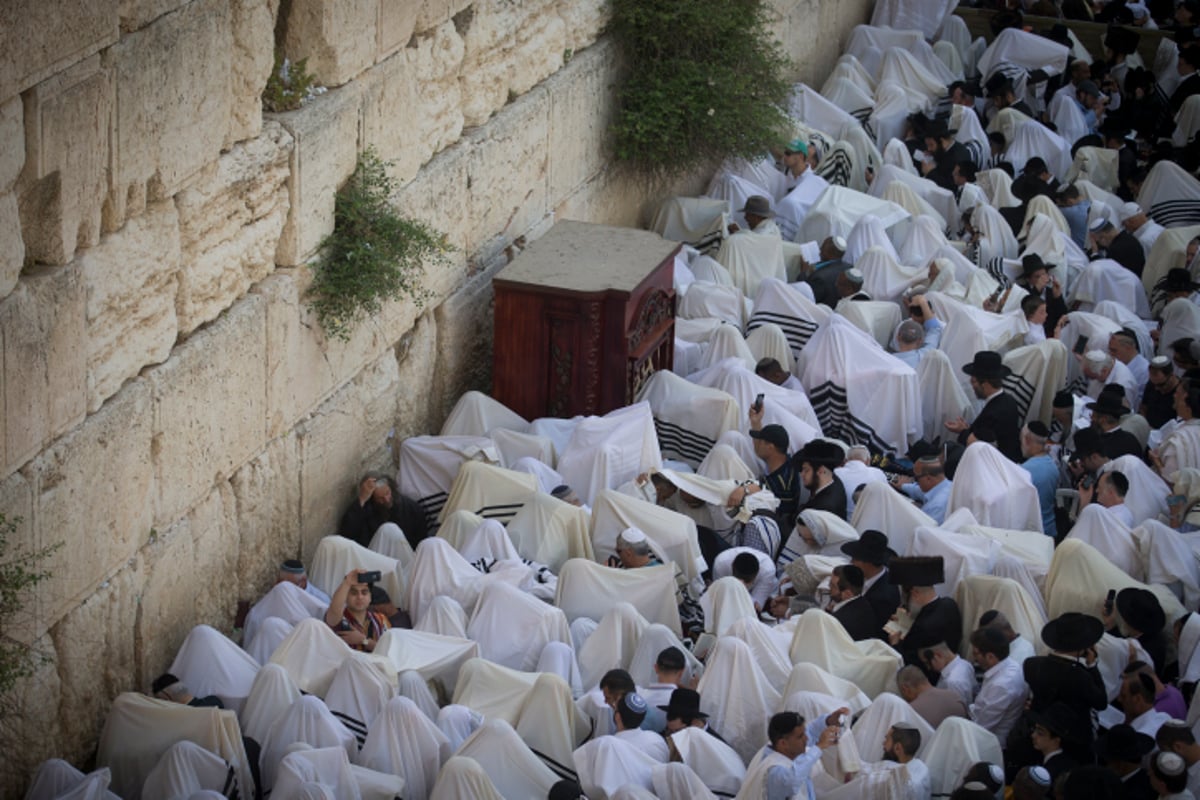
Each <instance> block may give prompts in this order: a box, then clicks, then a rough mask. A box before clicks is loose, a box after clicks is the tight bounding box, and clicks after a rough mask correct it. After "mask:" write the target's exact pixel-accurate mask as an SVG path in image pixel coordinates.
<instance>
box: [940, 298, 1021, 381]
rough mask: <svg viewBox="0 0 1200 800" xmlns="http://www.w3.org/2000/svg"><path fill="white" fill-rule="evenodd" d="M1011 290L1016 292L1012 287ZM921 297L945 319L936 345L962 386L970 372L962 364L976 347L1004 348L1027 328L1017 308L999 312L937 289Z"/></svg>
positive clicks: (972, 353) (967, 379) (968, 377)
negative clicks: (940, 337) (986, 309)
mask: <svg viewBox="0 0 1200 800" xmlns="http://www.w3.org/2000/svg"><path fill="white" fill-rule="evenodd" d="M989 281H990V279H989ZM992 285H993V286H994V285H995V284H994V282H993V283H992ZM1013 294H1016V291H1015V290H1014V292H1013ZM925 297H926V299H928V300H929V305H930V306H931V307H932V308H933V311H934V313H935V314H937V316H938V319H940V320H942V321H943V322H945V323H946V327H945V329H944V330H943V331H942V340H941V343H940V344H939V345H938V348H939V349H940V350H941V351H942V352H943V353H945V354H946V357H947V358H949V359H950V364H951V365H952V366H953V367H954V370H955V374H956V375H957V376H958V377H959V382H960V383H962V384H963V387H964V389H966V388H969V385H970V376H969V375H967V374H966V373H965V372H963V371H962V368H963V366H964V365H966V364H970V363H971V362H972V361H973V360H974V358H975V353H977V352H979V351H980V350H996V351H998V352H1004V351H1006V350H1007V349H1008V345H1009V343H1010V342H1012V341H1013V340H1014V339H1020V338H1023V337H1024V336H1025V334H1026V333H1028V332H1029V323H1028V322H1027V321H1026V319H1025V315H1024V314H1022V313H1020V312H1019V311H1015V312H1014V311H1009V312H1005V313H1000V314H997V313H995V312H992V311H984V310H983V309H982V308H979V307H977V306H975V305H971V304H970V303H964V302H962V301H960V300H957V299H955V298H953V297H950V296H949V295H946V294H943V293H941V292H929V293H928V294H926V295H925Z"/></svg>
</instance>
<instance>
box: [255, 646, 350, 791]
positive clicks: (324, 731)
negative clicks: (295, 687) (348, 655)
mask: <svg viewBox="0 0 1200 800" xmlns="http://www.w3.org/2000/svg"><path fill="white" fill-rule="evenodd" d="M343 646H344V645H343ZM295 742H304V743H305V744H307V745H309V746H311V747H314V748H318V749H319V748H324V747H340V748H341V749H342V750H344V751H345V753H346V757H347V759H348V758H350V756H353V755H356V754H357V753H358V741H357V740H356V739H355V738H354V734H353V733H351V732H350V731H349V730H347V729H346V726H345V725H343V724H342V723H341V722H339V721H338V719H337V717H335V716H333V714H332V713H331V712H330V710H329V708H328V707H327V706H326V705H325V704H324V703H323V702H321V698H319V697H315V696H313V695H305V696H303V697H301V698H300V699H298V700H297V701H296V702H295V703H292V705H291V707H290V708H288V710H287V712H286V713H285V714H284V715H283V716H281V717H280V718H279V719H277V720H275V723H274V724H273V725H272V726H271V730H270V731H269V732H268V733H267V738H266V739H265V740H264V741H263V742H262V778H263V785H264V787H265V789H267V790H269V789H270V788H271V787H273V786H274V785H275V776H276V774H277V772H278V771H279V764H280V762H281V761H283V759H284V756H286V755H287V753H288V751H289V748H290V747H291V746H292V745H293V744H294V743H295Z"/></svg>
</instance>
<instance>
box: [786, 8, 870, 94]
mask: <svg viewBox="0 0 1200 800" xmlns="http://www.w3.org/2000/svg"><path fill="white" fill-rule="evenodd" d="M772 5H773V7H774V12H775V13H774V16H775V19H776V22H775V24H774V26H773V28H774V30H775V32H776V34H777V35H778V37H779V40H780V41H781V42H782V43H783V50H784V52H785V53H786V54H787V55H788V56H789V57H790V58H791V59H792V63H793V64H794V65H795V74H794V75H793V77H794V79H795V80H798V81H805V82H806V83H809V84H810V85H814V86H819V85H821V83H823V82H824V80H825V78H826V77H827V76H828V75H829V70H830V69H832V68H833V65H834V63H836V62H837V59H838V56H840V55H841V54H842V51H843V50H844V49H845V46H846V42H848V41H849V39H850V34H851V32H853V30H854V26H855V25H859V24H861V23H865V22H867V21H868V20H869V19H870V17H871V10H872V8H873V6H874V3H872V2H871V1H870V0H845V2H840V3H820V2H817V0H774V2H773V3H772Z"/></svg>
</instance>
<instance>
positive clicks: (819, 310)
mask: <svg viewBox="0 0 1200 800" xmlns="http://www.w3.org/2000/svg"><path fill="white" fill-rule="evenodd" d="M829 314H830V310H829V309H828V308H827V307H826V306H823V305H818V304H817V303H814V302H813V301H812V300H811V299H810V298H808V297H805V296H804V295H803V294H802V293H801V292H800V291H798V290H797V289H796V287H794V286H790V285H788V284H786V283H784V282H783V281H773V280H772V281H763V282H762V284H761V285H760V286H759V288H758V295H757V296H756V297H755V298H754V311H753V313H752V314H751V316H750V322H749V324H748V325H747V326H746V329H747V331H749V333H750V335H751V336H753V335H754V333H755V331H757V330H758V328H759V327H763V326H767V325H775V326H777V327H778V328H779V329H780V330H781V331H782V332H783V335H784V336H785V337H786V339H787V343H788V346H789V348H790V349H789V354H788V364H789V366H790V368H789V370H788V371H789V372H794V371H795V359H796V358H797V357H799V355H800V352H801V351H802V350H803V349H804V346H805V345H806V344H808V340H809V339H810V338H812V335H813V334H814V333H816V330H817V327H818V326H819V325H820V324H821V323H822V322H824V321H825V320H826V319H828V318H829ZM783 363H784V362H782V361H780V364H783Z"/></svg>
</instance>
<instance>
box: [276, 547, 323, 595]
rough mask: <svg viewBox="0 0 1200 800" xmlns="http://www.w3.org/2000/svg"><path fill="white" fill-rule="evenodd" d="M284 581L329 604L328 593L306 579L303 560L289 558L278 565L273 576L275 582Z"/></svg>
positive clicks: (306, 573) (306, 574)
mask: <svg viewBox="0 0 1200 800" xmlns="http://www.w3.org/2000/svg"><path fill="white" fill-rule="evenodd" d="M284 581H287V582H288V583H294V584H296V585H297V586H299V587H300V588H301V589H303V590H304V591H306V592H308V593H309V594H311V595H312V596H313V597H315V598H317V599H318V600H320V601H321V602H322V603H324V604H325V605H329V595H327V594H325V593H324V592H322V591H321V590H320V589H318V588H317V586H316V584H314V583H313V582H312V581H310V580H309V579H308V572H307V571H306V570H305V569H304V562H303V561H300V560H298V559H295V558H289V559H287V560H286V561H284V562H283V563H282V564H280V565H279V574H278V575H276V576H275V582H276V583H283V582H284Z"/></svg>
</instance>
